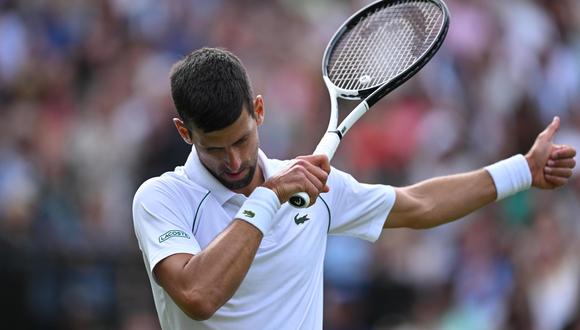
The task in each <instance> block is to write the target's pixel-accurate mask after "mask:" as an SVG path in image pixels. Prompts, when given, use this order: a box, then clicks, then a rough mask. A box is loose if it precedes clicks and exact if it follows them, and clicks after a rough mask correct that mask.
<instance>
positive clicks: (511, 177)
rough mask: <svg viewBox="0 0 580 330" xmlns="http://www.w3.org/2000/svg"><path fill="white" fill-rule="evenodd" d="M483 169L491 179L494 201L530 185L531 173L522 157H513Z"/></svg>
mask: <svg viewBox="0 0 580 330" xmlns="http://www.w3.org/2000/svg"><path fill="white" fill-rule="evenodd" d="M485 169H486V170H487V171H488V172H489V174H490V175H491V177H492V178H493V183H494V184H495V189H496V191H497V199H496V200H500V199H503V198H506V197H508V196H511V195H513V194H515V193H517V192H520V191H522V190H526V189H528V188H530V187H531V185H532V173H531V172H530V167H529V165H528V162H527V161H526V158H525V157H524V156H522V155H515V156H512V157H510V158H508V159H504V160H501V161H499V162H497V163H495V164H492V165H489V166H486V167H485Z"/></svg>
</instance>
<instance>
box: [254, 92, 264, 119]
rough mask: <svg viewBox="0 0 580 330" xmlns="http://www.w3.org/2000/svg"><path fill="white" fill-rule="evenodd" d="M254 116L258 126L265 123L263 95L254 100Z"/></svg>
mask: <svg viewBox="0 0 580 330" xmlns="http://www.w3.org/2000/svg"><path fill="white" fill-rule="evenodd" d="M254 116H255V119H256V123H257V124H258V126H260V125H262V123H263V122H264V99H263V98H262V95H258V96H256V99H255V100H254Z"/></svg>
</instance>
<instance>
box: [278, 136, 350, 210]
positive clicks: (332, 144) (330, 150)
mask: <svg viewBox="0 0 580 330" xmlns="http://www.w3.org/2000/svg"><path fill="white" fill-rule="evenodd" d="M339 143H340V136H338V133H336V132H326V134H324V137H322V140H320V143H318V146H316V149H315V150H314V153H313V154H314V155H326V156H327V157H328V160H330V159H332V157H333V156H334V152H335V151H336V149H337V148H338V144H339ZM288 202H289V203H290V204H291V205H292V206H294V207H296V208H300V209H302V208H306V207H308V206H309V205H310V196H308V194H307V193H305V192H299V193H296V194H294V195H292V197H290V199H289V200H288Z"/></svg>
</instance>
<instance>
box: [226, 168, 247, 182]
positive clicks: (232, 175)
mask: <svg viewBox="0 0 580 330" xmlns="http://www.w3.org/2000/svg"><path fill="white" fill-rule="evenodd" d="M247 170H248V169H247V168H244V169H241V170H240V171H238V172H227V171H225V172H224V176H225V177H226V178H227V179H228V180H231V181H236V180H240V179H243V178H244V177H245V175H246V172H247Z"/></svg>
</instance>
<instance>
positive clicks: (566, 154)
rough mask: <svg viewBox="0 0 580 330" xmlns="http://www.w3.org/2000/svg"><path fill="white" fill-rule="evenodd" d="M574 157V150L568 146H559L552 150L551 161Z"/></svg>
mask: <svg viewBox="0 0 580 330" xmlns="http://www.w3.org/2000/svg"><path fill="white" fill-rule="evenodd" d="M575 156H576V149H574V148H573V147H570V146H560V147H557V148H555V149H554V150H552V152H551V153H550V158H551V159H562V158H573V157H575Z"/></svg>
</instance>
